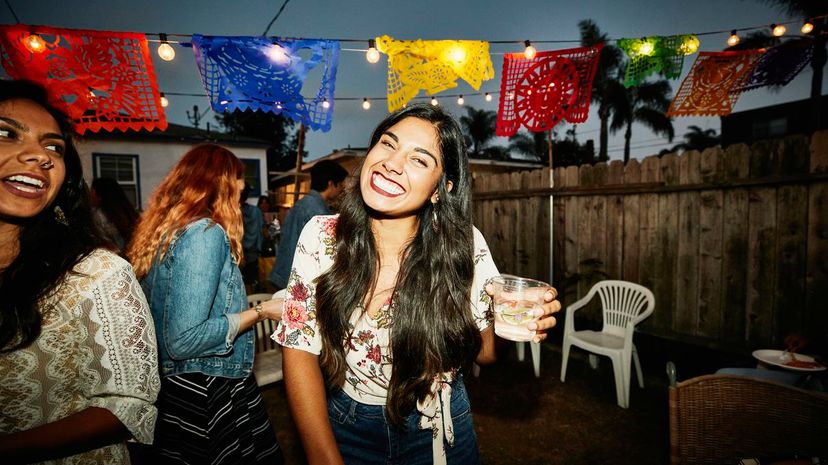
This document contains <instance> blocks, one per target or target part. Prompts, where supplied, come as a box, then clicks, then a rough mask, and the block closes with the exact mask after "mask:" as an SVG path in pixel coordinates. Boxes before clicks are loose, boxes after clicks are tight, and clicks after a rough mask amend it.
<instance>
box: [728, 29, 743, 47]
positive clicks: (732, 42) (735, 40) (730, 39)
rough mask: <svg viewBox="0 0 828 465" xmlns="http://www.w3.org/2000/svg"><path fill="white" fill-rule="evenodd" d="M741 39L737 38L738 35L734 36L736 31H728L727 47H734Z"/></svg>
mask: <svg viewBox="0 0 828 465" xmlns="http://www.w3.org/2000/svg"><path fill="white" fill-rule="evenodd" d="M741 40H742V39H740V38H739V34H736V29H734V30H732V31H730V37H728V38H727V45H730V46H731V47H733V46H734V45H736V44H738V43H739V42H740V41H741Z"/></svg>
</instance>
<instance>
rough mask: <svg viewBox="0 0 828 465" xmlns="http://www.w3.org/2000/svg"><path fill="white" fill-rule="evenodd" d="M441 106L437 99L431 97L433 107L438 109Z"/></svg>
mask: <svg viewBox="0 0 828 465" xmlns="http://www.w3.org/2000/svg"><path fill="white" fill-rule="evenodd" d="M439 104H440V102H438V101H437V97H431V105H432V106H435V107H436V106H437V105H439Z"/></svg>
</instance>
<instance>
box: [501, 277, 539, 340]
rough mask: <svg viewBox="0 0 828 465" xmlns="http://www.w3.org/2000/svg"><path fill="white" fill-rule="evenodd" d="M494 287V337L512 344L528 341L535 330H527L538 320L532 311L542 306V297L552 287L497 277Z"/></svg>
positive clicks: (518, 279)
mask: <svg viewBox="0 0 828 465" xmlns="http://www.w3.org/2000/svg"><path fill="white" fill-rule="evenodd" d="M492 286H494V312H495V325H494V327H495V334H497V335H498V336H500V337H502V338H504V339H509V340H511V341H518V342H524V341H531V340H532V339H533V338H534V337H535V331H533V330H530V329H529V328H527V327H526V325H527V324H529V323H530V322H532V321H535V320H537V319H538V318H539V317H537V316H535V310H538V309H540V308H541V305H543V303H544V298H543V296H544V295H545V294H546V291H547V290H549V288H550V287H551V286H550V285H549V284H547V283H545V282H543V281H537V280H534V279H529V278H521V277H519V276H512V275H500V276H498V277H496V278H493V279H492Z"/></svg>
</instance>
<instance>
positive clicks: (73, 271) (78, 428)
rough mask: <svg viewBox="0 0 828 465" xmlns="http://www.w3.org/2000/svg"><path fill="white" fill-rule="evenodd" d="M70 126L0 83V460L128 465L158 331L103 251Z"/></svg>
mask: <svg viewBox="0 0 828 465" xmlns="http://www.w3.org/2000/svg"><path fill="white" fill-rule="evenodd" d="M70 131H71V127H70V125H69V123H68V121H67V120H66V119H65V117H63V116H62V115H61V114H60V113H59V112H57V111H56V110H55V109H54V108H53V107H51V106H50V105H49V103H47V99H46V92H45V91H44V90H43V89H42V88H40V87H38V86H36V85H34V84H31V83H27V82H21V81H0V181H2V184H3V185H2V188H0V405H2V408H1V409H0V462H2V463H4V464H13V463H32V462H46V463H50V464H75V463H83V464H128V463H129V456H128V452H127V448H126V444H125V443H126V440H127V439H130V438H133V439H135V440H137V441H139V442H143V443H150V442H152V434H153V427H154V424H155V419H156V409H155V407H154V406H153V402H155V398H156V395H157V393H158V388H159V380H158V362H157V353H156V346H155V331H154V328H153V324H152V318H151V316H150V312H149V307H148V306H147V302H146V299H145V298H144V294H143V293H142V292H141V288H140V286H139V284H138V281H137V280H136V279H135V275H134V274H133V272H132V268H131V267H130V266H129V264H128V263H127V262H125V261H124V260H122V259H121V258H119V257H118V256H117V255H115V254H113V253H111V252H108V251H106V250H105V249H103V248H99V246H100V245H101V242H100V240H99V238H98V236H97V235H96V233H95V230H94V227H93V222H92V216H91V211H90V209H89V205H88V197H87V196H88V193H87V189H86V184H85V183H84V181H83V175H82V171H81V163H80V158H79V157H78V153H77V151H76V150H75V148H74V146H73V145H72V141H71V139H70V135H69V134H70Z"/></svg>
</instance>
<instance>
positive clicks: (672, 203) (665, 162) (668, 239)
mask: <svg viewBox="0 0 828 465" xmlns="http://www.w3.org/2000/svg"><path fill="white" fill-rule="evenodd" d="M659 171H660V180H661V181H662V182H664V183H665V185H668V186H674V185H677V184H679V181H680V173H679V158H678V157H677V156H676V155H675V154H672V153H670V154H667V155H664V156H663V157H661V159H660V166H659ZM678 198H679V195H678V194H675V193H673V194H665V195H659V196H658V223H657V226H656V228H657V229H656V237H657V241H658V242H657V243H656V244H653V245H652V246H651V248H654V252H655V257H654V258H655V260H654V262H653V265H654V270H653V272H654V274H655V276H656V277H659V276H675V275H676V272H677V257H676V254H675V253H666V251H667V250H676V248H677V247H678V218H679V215H678V213H679V209H678ZM676 284H677V283H676V280H675V279H661V278H657V279H656V280H655V282H654V286H653V287H651V288H650V289H651V290H652V291H653V294H655V297H656V306H657V313H655V314H654V315H653V318H654V323H656V326H657V327H659V328H664V329H670V330H672V328H673V321H674V320H675V314H674V312H675V311H676V308H677V307H676V302H675V301H674V295H675V292H674V289H675V287H676Z"/></svg>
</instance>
